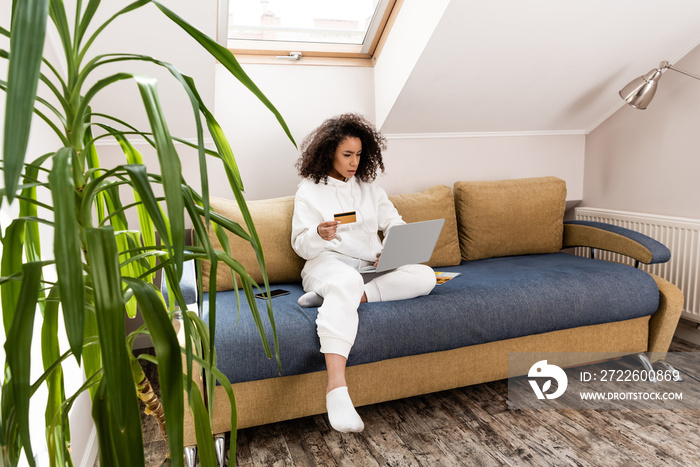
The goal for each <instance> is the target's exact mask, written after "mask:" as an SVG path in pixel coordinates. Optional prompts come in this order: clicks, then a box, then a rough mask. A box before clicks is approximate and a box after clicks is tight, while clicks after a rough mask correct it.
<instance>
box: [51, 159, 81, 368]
mask: <svg viewBox="0 0 700 467" xmlns="http://www.w3.org/2000/svg"><path fill="white" fill-rule="evenodd" d="M73 157H76V156H75V151H73V149H72V148H62V149H59V151H58V152H57V153H56V155H55V156H54V166H53V169H52V170H51V174H50V175H49V186H50V187H51V195H52V197H53V202H54V206H55V222H56V233H55V239H54V255H55V257H56V272H57V274H58V277H59V282H58V284H59V290H60V291H61V305H62V309H63V320H64V322H65V324H66V334H67V335H68V343H69V344H70V348H71V350H72V351H73V354H74V355H75V358H76V359H77V360H78V361H80V357H81V354H82V347H83V326H84V322H85V318H84V291H83V263H82V250H81V243H80V226H79V225H78V217H77V213H76V211H75V209H76V203H75V196H76V195H75V188H74V186H73V175H72V173H71V167H72V162H71V158H73Z"/></svg>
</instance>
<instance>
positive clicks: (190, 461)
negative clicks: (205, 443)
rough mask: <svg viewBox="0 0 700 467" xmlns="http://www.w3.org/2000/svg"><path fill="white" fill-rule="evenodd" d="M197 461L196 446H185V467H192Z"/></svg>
mask: <svg viewBox="0 0 700 467" xmlns="http://www.w3.org/2000/svg"><path fill="white" fill-rule="evenodd" d="M196 460H197V446H185V467H194V463H195V461H196Z"/></svg>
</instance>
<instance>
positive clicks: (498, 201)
mask: <svg viewBox="0 0 700 467" xmlns="http://www.w3.org/2000/svg"><path fill="white" fill-rule="evenodd" d="M454 196H455V209H456V211H457V222H458V225H459V245H460V249H461V251H462V259H464V260H476V259H482V258H492V257H498V256H512V255H526V254H538V253H554V252H557V251H559V250H561V248H562V242H563V232H564V210H565V208H566V182H565V181H564V180H561V179H559V178H557V177H539V178H522V179H515V180H498V181H487V182H457V183H455V185H454Z"/></svg>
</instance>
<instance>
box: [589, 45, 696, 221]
mask: <svg viewBox="0 0 700 467" xmlns="http://www.w3.org/2000/svg"><path fill="white" fill-rule="evenodd" d="M664 58H665V57H659V61H660V60H662V59H664ZM674 65H677V66H678V68H680V69H683V70H687V71H690V72H694V73H700V48H696V49H694V50H693V51H692V52H690V53H689V54H688V55H686V57H685V58H683V59H682V60H680V61H679V62H678V63H676V64H674ZM655 66H657V64H650V66H649V69H651V68H652V67H655ZM649 69H643V70H637V74H638V75H642V74H645V73H647V72H648V71H649ZM635 77H636V76H629V80H632V79H633V78H635ZM699 103H700V82H698V81H697V80H695V79H692V78H690V77H687V76H684V75H682V74H680V73H676V72H674V71H667V72H665V73H664V75H663V77H662V79H661V80H660V82H659V88H658V90H657V92H656V95H655V97H654V100H653V101H652V102H651V104H650V105H649V107H648V108H647V109H646V110H637V109H633V108H631V107H629V106H624V107H623V108H621V109H620V110H619V111H618V112H616V113H615V114H614V115H613V116H612V117H610V118H609V119H608V120H606V121H605V122H604V123H603V124H601V125H600V126H599V127H598V128H597V129H595V130H594V131H593V132H592V133H590V134H589V135H588V137H587V138H586V163H585V172H584V204H585V205H586V206H593V207H600V208H609V209H618V210H623V211H635V212H647V213H653V214H663V215H668V216H679V217H692V218H700V203H699V202H698V200H700V184H699V183H698V173H700V156H699V155H698V151H699V149H698V148H700V131H698V129H699V128H700V105H699Z"/></svg>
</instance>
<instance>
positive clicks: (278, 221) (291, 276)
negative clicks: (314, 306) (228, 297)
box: [202, 196, 304, 292]
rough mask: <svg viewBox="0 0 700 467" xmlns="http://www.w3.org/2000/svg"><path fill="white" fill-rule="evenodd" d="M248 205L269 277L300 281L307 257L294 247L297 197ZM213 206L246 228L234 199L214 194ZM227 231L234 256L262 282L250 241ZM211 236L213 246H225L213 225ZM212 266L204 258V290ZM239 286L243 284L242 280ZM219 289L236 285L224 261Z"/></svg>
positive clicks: (218, 247) (220, 265)
mask: <svg viewBox="0 0 700 467" xmlns="http://www.w3.org/2000/svg"><path fill="white" fill-rule="evenodd" d="M247 205H248V209H249V210H250V215H251V217H252V218H253V223H254V224H255V229H256V231H257V232H258V237H259V238H260V243H261V245H262V250H263V254H264V256H265V266H266V268H267V277H268V279H269V281H270V282H271V283H275V282H298V281H301V269H302V268H303V267H304V260H303V259H301V258H300V257H299V256H297V254H296V253H295V252H294V250H292V244H291V238H292V215H293V214H294V197H293V196H287V197H284V198H274V199H266V200H260V201H248V203H247ZM211 208H212V209H213V210H214V211H215V212H217V213H219V214H221V215H224V216H226V217H228V218H229V219H231V220H233V221H236V222H238V223H239V224H240V225H241V226H242V227H243V228H244V229H246V226H245V222H244V221H243V216H242V215H241V210H240V209H239V208H238V204H237V203H236V201H235V200H227V199H221V198H211ZM246 231H247V229H246ZM227 234H228V238H229V242H230V246H231V256H233V257H234V258H235V259H236V260H238V261H240V262H241V264H243V266H245V268H246V271H248V274H250V276H251V277H252V278H253V279H255V281H256V282H257V283H258V284H261V285H262V284H263V282H262V273H261V272H260V266H259V265H258V260H257V257H256V255H255V251H254V250H253V248H252V247H251V246H250V243H249V242H247V241H245V240H243V239H241V238H240V237H238V236H236V235H234V234H231V233H229V232H227ZM209 238H210V240H211V242H212V245H213V246H214V248H216V249H218V250H221V249H222V247H221V244H220V243H219V241H218V239H217V238H216V234H215V233H214V230H213V229H210V233H209ZM209 268H210V264H209V262H208V261H202V282H203V288H204V291H205V292H206V291H208V290H209ZM237 280H238V278H237ZM238 287H240V281H239V282H238ZM216 289H217V290H218V291H223V290H231V289H233V279H232V277H231V270H230V268H229V267H228V266H227V265H225V264H224V263H222V262H220V263H219V265H218V268H217V279H216Z"/></svg>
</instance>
